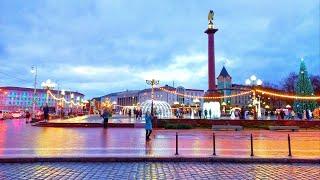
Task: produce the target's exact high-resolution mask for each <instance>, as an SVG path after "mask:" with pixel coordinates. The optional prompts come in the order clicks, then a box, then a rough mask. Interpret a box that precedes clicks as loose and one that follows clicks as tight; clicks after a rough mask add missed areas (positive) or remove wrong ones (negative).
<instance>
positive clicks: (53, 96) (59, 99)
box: [48, 90, 85, 106]
mask: <svg viewBox="0 0 320 180" xmlns="http://www.w3.org/2000/svg"><path fill="white" fill-rule="evenodd" d="M48 94H49V95H50V96H51V97H52V98H53V99H54V100H56V101H64V102H65V103H67V104H72V105H74V106H85V104H80V103H74V102H73V101H67V100H66V99H65V98H64V97H62V98H57V97H56V96H55V95H54V94H52V92H51V91H50V90H48Z"/></svg>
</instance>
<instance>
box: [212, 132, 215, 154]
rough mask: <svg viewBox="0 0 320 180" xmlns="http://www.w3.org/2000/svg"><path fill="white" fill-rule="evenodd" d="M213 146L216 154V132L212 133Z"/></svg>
mask: <svg viewBox="0 0 320 180" xmlns="http://www.w3.org/2000/svg"><path fill="white" fill-rule="evenodd" d="M212 146H213V147H212V148H213V154H212V155H213V156H215V155H216V136H215V134H214V133H212Z"/></svg>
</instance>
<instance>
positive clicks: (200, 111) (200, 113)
mask: <svg viewBox="0 0 320 180" xmlns="http://www.w3.org/2000/svg"><path fill="white" fill-rule="evenodd" d="M198 113H199V118H200V119H201V115H202V110H201V109H199V111H198Z"/></svg>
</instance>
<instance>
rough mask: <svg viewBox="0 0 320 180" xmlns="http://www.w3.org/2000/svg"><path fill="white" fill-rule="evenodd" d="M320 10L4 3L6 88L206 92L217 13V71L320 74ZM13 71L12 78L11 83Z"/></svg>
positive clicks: (261, 4)
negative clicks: (210, 33) (211, 18)
mask: <svg viewBox="0 0 320 180" xmlns="http://www.w3.org/2000/svg"><path fill="white" fill-rule="evenodd" d="M319 6H320V2H319V1H317V0H311V1H291V0H283V1H280V2H271V1H267V0H265V1H257V2H255V1H251V0H245V1H241V2H240V1H236V0H232V1H227V2H221V1H212V0H207V1H201V2H198V1H191V0H190V1H189V0H187V1H184V2H183V3H181V2H180V1H179V2H178V1H170V0H162V1H142V0H137V1H134V2H133V1H124V0H118V1H104V0H96V1H78V0H69V1H64V0H44V1H41V2H39V1H32V0H31V1H28V3H26V2H21V1H15V0H3V1H1V2H0V39H1V41H0V63H1V66H0V75H2V78H1V80H0V84H1V85H15V86H32V75H31V74H30V72H29V71H30V67H31V65H37V66H38V68H39V80H40V81H44V80H46V79H48V78H50V79H52V80H55V81H58V83H59V84H60V87H61V88H64V89H71V90H78V91H81V92H83V93H85V94H86V95H87V96H88V97H94V96H100V95H104V94H106V93H108V92H113V91H121V90H125V89H140V88H144V87H146V85H145V79H146V78H151V77H155V78H158V79H160V80H161V83H162V84H171V83H172V81H175V82H176V83H175V84H178V85H183V86H185V87H190V88H200V89H206V88H207V36H206V34H205V33H204V30H205V28H206V25H207V19H206V17H207V13H208V10H209V9H213V10H214V11H215V24H216V26H217V27H218V28H219V31H218V32H217V33H216V35H215V45H216V49H215V50H216V60H217V63H216V71H217V74H218V73H219V71H220V69H221V67H222V65H223V64H225V65H226V67H227V69H228V71H229V73H230V74H231V76H233V80H234V81H235V82H236V83H243V81H244V80H245V79H246V78H247V77H249V76H250V75H251V74H257V76H259V77H260V78H261V79H263V80H264V81H269V82H274V83H277V82H278V81H279V80H281V78H283V77H285V76H286V75H287V74H288V73H289V72H291V71H298V66H299V63H300V61H299V59H300V58H301V57H304V59H305V61H306V63H307V66H308V70H309V71H310V73H312V74H320V52H319V51H320V50H319V49H320V40H319V39H320V24H319V21H320V18H319V13H320V12H319ZM1 73H2V74H1ZM3 73H5V74H6V75H3Z"/></svg>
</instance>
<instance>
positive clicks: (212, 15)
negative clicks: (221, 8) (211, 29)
mask: <svg viewBox="0 0 320 180" xmlns="http://www.w3.org/2000/svg"><path fill="white" fill-rule="evenodd" d="M213 18H214V12H213V10H210V11H209V14H208V21H209V24H213V22H212V21H213Z"/></svg>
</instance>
